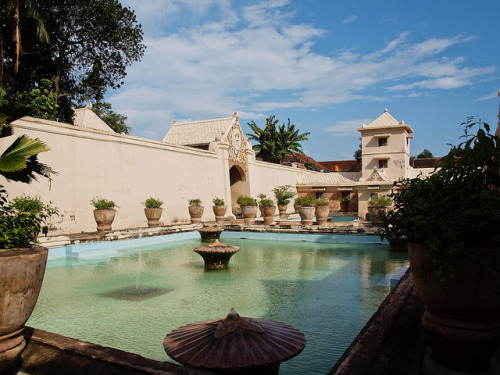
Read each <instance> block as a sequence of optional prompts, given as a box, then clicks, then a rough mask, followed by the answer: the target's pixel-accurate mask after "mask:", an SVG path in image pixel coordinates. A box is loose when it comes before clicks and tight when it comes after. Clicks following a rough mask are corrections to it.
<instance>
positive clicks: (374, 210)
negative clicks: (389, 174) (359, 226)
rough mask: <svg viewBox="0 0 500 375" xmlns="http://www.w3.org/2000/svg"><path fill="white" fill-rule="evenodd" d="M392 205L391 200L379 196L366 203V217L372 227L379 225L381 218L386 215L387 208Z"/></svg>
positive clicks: (384, 196) (385, 196)
mask: <svg viewBox="0 0 500 375" xmlns="http://www.w3.org/2000/svg"><path fill="white" fill-rule="evenodd" d="M391 205H392V199H391V198H390V197H388V196H387V195H379V196H378V197H376V198H373V199H370V200H369V201H368V215H370V223H371V224H372V225H381V224H382V219H381V218H382V217H383V216H384V215H385V214H386V213H387V211H388V208H389V206H391Z"/></svg>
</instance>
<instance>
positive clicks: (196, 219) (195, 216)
mask: <svg viewBox="0 0 500 375" xmlns="http://www.w3.org/2000/svg"><path fill="white" fill-rule="evenodd" d="M204 209H205V208H204V207H203V206H189V207H188V210H189V216H191V223H192V224H198V223H201V217H202V216H203V211H204Z"/></svg>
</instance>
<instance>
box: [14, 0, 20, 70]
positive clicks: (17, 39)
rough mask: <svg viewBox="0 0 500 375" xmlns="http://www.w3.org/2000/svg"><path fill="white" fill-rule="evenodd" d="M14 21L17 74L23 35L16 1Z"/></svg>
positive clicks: (17, 1)
mask: <svg viewBox="0 0 500 375" xmlns="http://www.w3.org/2000/svg"><path fill="white" fill-rule="evenodd" d="M12 20H13V21H14V34H13V36H12V41H13V42H14V45H15V52H14V55H15V62H14V73H17V71H18V68H19V55H20V54H21V34H20V30H19V0H16V1H15V2H14V9H13V14H12Z"/></svg>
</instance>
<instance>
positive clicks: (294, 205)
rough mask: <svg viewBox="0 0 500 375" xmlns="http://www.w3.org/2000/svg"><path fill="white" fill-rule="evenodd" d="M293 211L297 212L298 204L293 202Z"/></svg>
mask: <svg viewBox="0 0 500 375" xmlns="http://www.w3.org/2000/svg"><path fill="white" fill-rule="evenodd" d="M293 212H294V213H295V214H296V213H298V212H299V205H298V204H295V203H294V204H293Z"/></svg>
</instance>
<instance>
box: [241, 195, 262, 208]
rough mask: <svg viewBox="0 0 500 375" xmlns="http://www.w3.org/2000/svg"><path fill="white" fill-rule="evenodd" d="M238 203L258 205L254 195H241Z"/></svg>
mask: <svg viewBox="0 0 500 375" xmlns="http://www.w3.org/2000/svg"><path fill="white" fill-rule="evenodd" d="M236 203H238V204H239V205H240V206H257V201H256V200H255V199H254V198H252V197H245V196H243V195H240V196H239V197H238V199H236Z"/></svg>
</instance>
